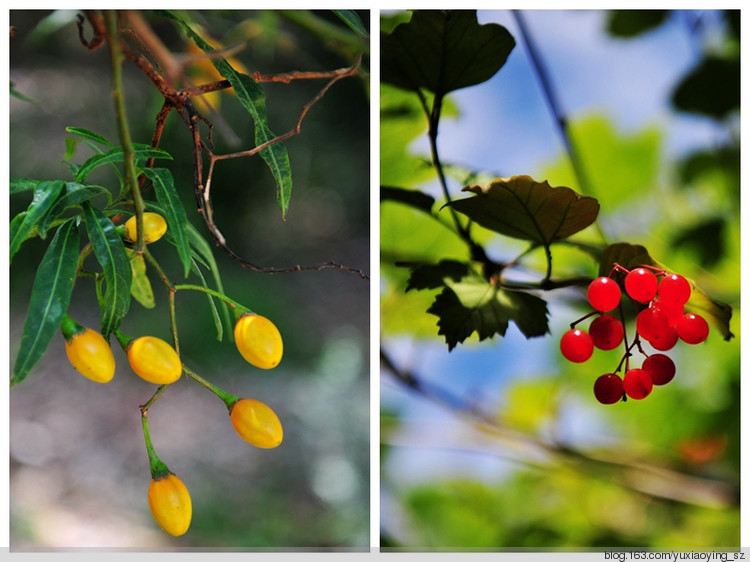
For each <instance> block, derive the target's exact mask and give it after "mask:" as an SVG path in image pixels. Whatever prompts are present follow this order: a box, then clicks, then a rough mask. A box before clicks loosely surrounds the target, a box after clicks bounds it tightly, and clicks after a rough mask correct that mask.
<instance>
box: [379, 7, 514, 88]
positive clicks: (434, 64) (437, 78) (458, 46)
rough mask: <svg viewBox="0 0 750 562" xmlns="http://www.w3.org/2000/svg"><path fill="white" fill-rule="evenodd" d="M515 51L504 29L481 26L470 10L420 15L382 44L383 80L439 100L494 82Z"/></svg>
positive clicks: (493, 25) (420, 12)
mask: <svg viewBox="0 0 750 562" xmlns="http://www.w3.org/2000/svg"><path fill="white" fill-rule="evenodd" d="M514 46H515V40H514V39H513V36H512V35H511V34H510V33H509V32H508V30H507V29H505V28H504V27H503V26H501V25H499V24H496V23H489V24H484V25H479V23H478V22H477V15H476V11H474V10H471V11H470V10H426V11H421V10H418V11H415V12H414V14H413V15H412V18H411V20H410V21H409V22H408V23H402V24H400V25H398V26H396V28H395V29H394V30H393V31H392V32H391V33H390V34H388V35H385V36H384V37H382V38H381V54H380V57H381V69H382V70H381V79H382V80H383V81H384V82H387V83H390V84H393V85H395V86H398V87H400V88H404V89H407V90H415V91H418V90H420V89H422V88H426V89H427V90H430V91H431V92H433V93H434V94H435V95H436V96H441V97H442V96H444V95H445V94H447V93H448V92H451V91H453V90H457V89H459V88H465V87H467V86H473V85H475V84H480V83H482V82H485V81H486V80H489V79H490V78H492V76H494V75H495V73H496V72H497V71H498V70H500V68H502V66H503V65H504V64H505V61H506V60H507V59H508V56H509V55H510V52H511V51H512V50H513V47H514Z"/></svg>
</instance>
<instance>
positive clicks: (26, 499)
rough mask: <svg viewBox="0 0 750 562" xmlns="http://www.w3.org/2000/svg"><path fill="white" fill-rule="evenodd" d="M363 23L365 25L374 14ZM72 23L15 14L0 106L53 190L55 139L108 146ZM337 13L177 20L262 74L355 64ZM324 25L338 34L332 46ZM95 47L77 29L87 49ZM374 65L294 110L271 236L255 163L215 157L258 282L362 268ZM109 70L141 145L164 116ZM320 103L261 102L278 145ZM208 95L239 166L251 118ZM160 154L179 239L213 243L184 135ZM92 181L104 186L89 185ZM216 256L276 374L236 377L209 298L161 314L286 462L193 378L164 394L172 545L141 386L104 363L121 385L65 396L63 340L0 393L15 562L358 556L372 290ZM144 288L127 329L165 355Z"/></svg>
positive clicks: (239, 246)
mask: <svg viewBox="0 0 750 562" xmlns="http://www.w3.org/2000/svg"><path fill="white" fill-rule="evenodd" d="M357 14H358V15H359V16H360V18H361V19H362V22H363V23H364V25H365V26H366V27H368V28H369V12H368V11H366V10H365V11H358V12H357ZM76 15H77V12H75V11H66V10H61V11H52V12H50V11H19V10H13V11H11V12H10V23H11V25H12V26H13V29H14V34H13V37H12V38H11V41H10V47H11V48H10V78H11V81H12V83H13V89H14V91H15V92H18V93H20V94H21V95H22V97H14V98H13V99H12V100H11V104H10V138H11V139H12V142H11V143H10V161H9V165H10V172H11V175H12V176H21V177H23V176H28V177H36V178H50V179H52V178H59V177H63V176H65V175H66V174H68V169H67V167H66V165H65V164H64V163H62V160H63V157H64V155H65V151H66V141H65V138H66V136H67V135H66V133H65V127H67V126H76V127H83V128H87V129H90V130H94V131H96V132H98V133H100V134H101V135H103V136H106V137H108V138H113V139H114V138H117V131H116V123H115V117H114V112H113V109H112V97H111V77H110V73H111V72H110V64H109V57H108V53H107V49H106V47H105V48H100V49H97V50H94V51H88V50H87V49H86V48H85V47H84V46H83V45H82V44H81V43H80V41H79V38H78V30H77V29H76V23H75V20H76ZM143 15H144V17H145V18H146V19H147V21H148V23H149V24H150V25H151V26H153V30H154V31H155V33H156V34H157V35H158V36H159V37H160V38H161V39H162V41H164V43H165V45H166V46H167V48H169V49H170V50H172V52H174V53H176V54H187V53H186V50H187V42H186V41H185V38H184V37H183V36H182V35H181V34H180V33H179V32H178V30H177V29H176V28H175V26H174V25H172V24H171V23H170V22H169V21H168V20H167V19H165V18H162V17H158V16H157V15H155V14H153V13H150V12H143ZM341 15H342V16H343V18H344V19H342V17H340V16H339V15H337V14H336V13H334V12H326V11H319V12H318V11H316V12H313V11H306V10H300V11H294V12H281V11H274V10H264V11H237V10H207V11H182V12H180V16H181V17H184V18H186V19H188V20H190V21H191V22H193V24H194V25H199V26H200V28H201V29H204V30H206V32H207V33H208V34H210V35H211V36H212V37H215V38H216V39H217V41H220V42H221V43H223V44H225V45H232V46H236V45H242V46H244V48H241V49H238V50H237V51H233V56H234V57H235V58H236V60H237V61H239V64H241V65H242V66H243V67H245V68H247V70H248V71H249V72H256V71H257V72H261V73H263V74H273V73H280V72H288V71H293V70H301V71H328V70H334V69H337V68H342V67H346V66H349V65H350V64H351V63H352V60H351V54H352V52H353V51H354V50H355V49H357V48H359V49H362V48H363V47H364V46H365V43H366V42H364V41H363V39H362V35H361V33H360V32H358V31H356V30H354V29H352V28H351V27H350V25H349V22H351V21H354V20H352V19H351V18H350V16H348V15H347V13H346V12H344V13H342V14H341ZM331 29H336V30H337V34H336V35H335V36H331V35H330V34H327V33H326V31H325V30H331ZM89 33H90V30H89V29H87V28H84V35H86V36H88V34H89ZM321 33H322V35H321ZM365 50H366V49H365ZM367 64H368V61H367V60H365V61H364V66H363V68H364V70H365V74H364V75H363V76H362V77H358V78H351V79H346V80H341V81H339V82H338V83H336V84H335V86H334V87H332V88H331V89H330V90H328V91H327V92H326V94H325V96H324V97H323V98H322V100H321V101H319V102H318V103H317V104H316V105H315V106H314V107H313V108H312V109H311V110H310V111H309V113H308V115H307V117H306V119H305V121H304V122H303V125H302V131H301V134H300V135H297V136H296V137H293V138H291V139H289V140H288V141H287V142H286V143H285V144H286V145H287V147H288V150H289V154H290V160H291V166H292V174H293V177H294V181H295V184H296V185H295V192H294V196H293V197H292V199H291V204H290V207H289V214H288V216H287V220H286V221H283V220H282V219H281V217H280V213H279V211H278V206H277V204H276V198H275V185H274V181H273V178H272V177H271V174H270V173H269V171H268V168H267V167H266V166H265V164H264V163H263V162H262V161H261V160H260V159H259V158H250V159H248V158H241V159H233V160H228V161H226V162H225V163H223V164H222V166H220V169H217V172H216V174H215V176H214V181H213V197H212V200H213V203H214V205H213V210H214V216H215V219H216V221H217V224H218V226H219V227H220V228H221V231H222V233H223V234H224V235H225V236H226V238H227V240H228V242H229V244H230V246H232V247H233V249H234V250H235V251H237V253H238V254H240V255H241V256H243V257H246V258H248V259H250V260H252V261H255V262H257V263H260V264H262V265H267V266H273V267H279V266H288V265H294V264H301V265H305V264H311V263H320V262H324V261H329V260H333V261H336V262H338V263H344V264H347V265H350V266H352V267H356V268H360V269H363V270H367V269H368V268H369V159H370V156H369V153H370V150H369V148H370V136H369V85H368V84H367V75H366V71H367ZM123 71H124V77H125V81H126V85H125V94H126V104H127V109H128V118H129V125H130V128H131V135H132V137H133V139H134V141H135V142H143V143H149V142H150V140H151V136H152V134H153V130H154V125H155V117H156V114H157V112H158V111H159V108H160V106H161V103H162V102H163V100H162V98H161V97H160V95H159V93H158V92H157V91H156V89H155V88H154V87H153V85H152V84H151V82H150V81H149V80H148V79H147V78H146V77H145V76H143V75H142V74H141V73H140V72H139V71H138V70H137V69H136V68H135V67H134V66H132V65H130V64H126V65H125V66H124V68H123ZM322 85H323V83H322V82H321V81H319V80H299V81H293V82H292V83H291V84H278V83H273V84H264V85H263V89H264V90H265V92H266V103H267V111H268V119H269V123H270V126H271V127H272V128H273V130H274V131H275V132H277V133H282V132H285V131H287V130H289V129H291V128H292V127H293V126H294V124H295V122H296V120H297V118H298V115H299V113H300V111H301V109H302V107H303V106H304V105H305V104H306V103H307V102H309V101H310V99H311V98H312V97H313V96H315V95H316V94H317V93H318V91H319V90H320V88H321V87H322ZM220 99H221V103H220V105H219V107H217V108H216V109H219V110H220V111H219V112H217V113H216V114H214V115H212V116H211V120H212V122H213V123H214V131H213V141H214V143H215V148H216V152H217V153H228V152H234V151H237V150H241V149H243V148H251V147H252V142H253V140H252V139H253V135H252V132H253V129H252V122H251V121H250V119H249V117H248V115H247V112H246V111H245V110H244V109H243V108H242V107H240V105H239V103H238V101H237V100H236V98H235V97H234V96H232V95H231V94H228V93H226V92H221V97H220ZM29 100H34V101H33V102H32V101H29ZM342 116H345V117H342ZM161 146H162V147H163V148H165V149H166V150H168V151H169V152H170V154H172V155H173V156H174V160H173V161H172V162H171V163H170V164H169V168H170V169H171V171H172V173H173V176H174V180H175V185H176V186H177V190H178V192H179V194H180V198H181V199H182V203H183V205H184V207H185V209H186V210H187V212H188V221H189V222H190V223H191V224H192V225H193V226H194V227H195V228H196V229H197V230H198V231H199V232H201V233H202V234H203V235H204V236H206V237H208V233H207V232H206V231H205V226H204V224H203V221H202V219H201V217H200V216H199V215H198V214H197V213H196V212H195V208H196V202H195V195H194V193H193V172H192V163H191V160H192V154H191V150H192V148H191V139H190V135H189V133H188V131H187V129H186V128H185V126H184V124H183V123H181V122H179V119H176V116H170V118H169V119H168V121H167V125H166V130H165V134H164V136H163V138H162V142H161ZM89 181H91V182H93V183H97V182H102V183H103V182H105V181H108V180H107V179H106V177H105V176H103V175H97V174H96V172H94V173H93V174H92V176H91V177H90V178H89ZM27 205H28V199H27V198H24V197H23V195H18V196H14V197H11V198H10V212H11V214H12V215H15V214H16V213H18V212H19V211H20V210H22V209H24V208H25V207H26V206H27ZM45 245H46V243H45V241H40V240H39V239H38V238H35V239H30V240H28V241H26V242H25V243H24V245H23V247H22V251H21V252H19V253H18V254H17V255H16V256H15V258H14V260H13V267H12V270H11V276H10V284H9V292H10V303H11V305H10V350H11V356H13V355H15V352H16V351H17V349H18V342H19V337H20V327H21V326H22V324H23V316H24V313H25V311H26V308H27V306H28V302H29V290H30V280H31V279H33V277H34V274H35V268H36V265H37V264H38V263H39V259H40V257H41V255H42V254H43V252H44V248H45ZM149 249H150V251H151V252H152V253H153V254H154V255H155V257H156V258H157V259H158V261H159V263H160V264H161V265H162V266H163V268H164V269H165V271H168V272H180V271H181V264H180V263H179V260H178V259H176V256H174V255H173V254H174V252H173V249H172V248H170V247H169V246H168V245H162V246H160V245H159V244H158V243H157V244H155V245H153V247H151V248H149ZM214 257H215V259H216V261H217V263H218V267H219V269H220V270H221V272H222V278H223V281H224V289H225V293H226V294H227V295H228V296H230V297H234V298H236V299H237V300H239V301H243V302H245V303H247V304H248V305H249V306H251V307H254V308H257V309H258V311H259V312H260V311H261V310H262V314H264V315H267V316H269V317H273V318H274V320H276V324H277V326H278V327H279V329H280V331H281V332H282V334H284V340H285V341H284V343H285V349H284V360H283V361H282V364H281V365H280V366H279V367H278V368H277V369H275V370H274V372H273V373H259V372H258V370H253V369H252V367H248V365H247V363H245V362H244V361H243V360H242V358H241V357H239V354H238V353H237V350H236V348H234V346H233V345H232V344H231V340H228V339H227V338H226V334H225V338H224V340H223V341H218V340H217V339H216V331H215V329H214V322H213V319H212V316H211V310H210V308H209V307H208V306H207V304H206V303H207V301H206V297H205V295H200V294H197V293H195V294H186V293H188V291H181V292H180V294H179V295H178V297H177V302H176V309H177V310H176V318H177V324H178V328H179V332H180V343H181V348H182V356H183V359H184V361H185V363H186V364H189V365H191V366H192V367H193V368H194V370H196V371H197V372H199V373H201V374H203V375H205V376H206V378H207V379H210V380H212V381H213V382H216V383H217V384H219V385H221V386H223V387H224V388H226V389H227V390H230V391H232V392H234V393H236V394H243V395H252V396H258V397H261V396H262V397H263V398H264V399H265V400H266V401H267V402H268V403H269V404H273V406H274V409H275V410H276V411H277V413H278V414H279V417H280V418H281V419H282V420H284V426H285V441H284V444H283V445H282V447H280V448H279V449H278V450H274V451H273V452H272V453H270V454H268V455H258V454H256V452H255V451H252V450H250V448H249V447H246V446H245V445H244V444H242V442H241V440H239V438H238V437H237V436H236V435H235V434H234V432H233V430H232V428H231V424H230V423H229V417H228V416H227V410H226V408H225V407H224V406H223V405H222V404H221V402H219V401H218V400H216V399H215V397H213V396H211V395H210V393H209V392H208V391H206V390H205V389H203V388H201V387H200V386H198V385H195V384H193V383H192V381H180V382H179V383H177V384H179V387H177V388H174V389H170V392H169V393H165V396H164V397H163V399H162V400H160V402H159V408H154V409H153V410H152V411H151V412H150V415H149V419H150V421H151V424H152V434H153V436H154V441H155V445H156V447H157V448H158V449H159V450H160V455H162V456H163V460H164V461H165V462H167V464H168V465H169V466H170V468H171V469H173V470H174V471H175V472H179V473H180V476H181V478H182V479H183V480H184V481H185V483H186V485H187V486H188V487H189V489H190V491H191V496H192V497H193V506H194V520H193V523H192V526H191V529H190V530H189V531H188V533H187V534H186V535H185V536H183V537H182V538H181V539H172V538H170V537H168V536H164V534H163V533H161V531H159V530H158V529H155V523H154V522H153V521H152V518H151V515H150V513H149V511H148V506H147V504H146V489H147V485H148V480H149V476H148V459H147V457H146V453H145V448H144V446H143V436H142V433H141V431H140V415H139V411H138V406H139V405H140V404H143V403H144V402H145V401H146V400H147V399H148V398H149V397H150V396H151V394H152V393H153V387H151V386H150V385H148V384H146V383H145V382H143V381H141V380H139V379H137V377H136V376H135V375H134V374H133V373H131V372H129V367H128V365H127V358H126V357H125V356H124V354H123V353H121V350H117V349H116V350H114V351H115V356H116V360H117V363H118V368H117V373H116V375H115V379H114V380H113V381H112V383H110V384H109V385H106V387H101V388H92V387H91V386H90V385H87V384H86V381H85V380H78V379H83V377H80V375H78V374H77V373H75V371H73V369H72V367H70V365H69V363H68V362H67V359H66V358H65V353H64V347H63V344H62V337H61V336H60V337H59V338H58V337H56V338H55V339H53V342H52V345H51V346H50V348H49V350H48V354H47V355H46V356H45V357H44V358H43V359H42V360H41V361H40V362H39V364H38V365H37V368H36V369H37V371H38V372H36V373H35V376H34V377H29V379H28V380H27V381H25V382H24V385H21V386H20V387H18V388H15V389H14V390H13V392H12V396H11V401H10V446H11V465H10V531H11V537H10V540H11V547H12V548H14V549H27V550H34V549H38V548H50V547H51V548H57V547H69V548H80V547H86V546H99V547H135V548H151V547H153V548H171V547H177V548H190V547H195V548H200V547H225V546H232V547H236V548H253V547H262V548H289V547H319V548H334V547H335V548H349V549H352V548H354V549H361V548H366V547H367V546H368V544H369V489H368V484H369V413H368V412H369V411H368V407H367V405H368V404H369V377H368V368H367V365H368V359H367V357H368V353H369V352H368V349H369V343H368V342H369V289H370V287H369V283H368V282H367V281H363V280H362V279H360V278H359V277H357V276H354V275H351V274H346V273H344V272H341V271H331V270H325V271H319V272H305V273H294V274H287V275H264V274H262V273H254V272H251V271H249V270H246V269H243V268H242V267H240V266H239V265H238V264H237V263H236V262H234V261H233V260H232V259H230V258H229V256H227V255H226V254H225V253H223V252H221V251H219V250H218V249H214ZM149 277H150V280H151V284H152V285H153V287H154V293H155V294H154V300H155V306H154V307H153V308H149V309H147V308H143V307H141V305H140V304H138V303H136V302H133V304H132V308H133V310H131V313H130V314H129V316H128V318H127V320H126V321H125V324H126V325H124V329H125V330H127V331H128V332H129V333H131V334H139V333H149V334H152V335H156V336H159V337H163V338H165V339H168V340H169V338H170V335H169V322H168V320H167V314H168V301H167V295H166V293H165V292H164V289H163V284H162V283H161V281H160V280H159V278H158V276H156V275H154V273H153V271H151V272H150V273H149ZM78 283H79V284H80V287H81V290H80V291H78V290H77V291H75V293H74V295H73V298H72V301H71V311H72V314H74V315H75V316H76V318H77V319H79V320H80V321H81V322H85V323H87V324H89V325H97V324H98V313H97V311H96V301H95V300H92V299H91V298H89V295H90V292H91V290H92V289H93V282H91V281H89V280H87V279H79V281H78ZM311 326H314V327H315V329H310V327H311ZM112 385H114V386H112ZM172 390H174V392H171V391H172ZM171 394H173V395H174V396H168V395H171ZM40 404H44V406H43V407H40V406H39V405H40ZM55 404H59V405H60V407H57V406H55ZM332 404H333V405H335V407H332ZM62 405H65V407H64V408H63V407H62ZM321 412H325V415H321ZM29 432H31V433H29ZM29 435H32V436H35V438H33V439H32V438H29ZM301 459H302V460H301ZM40 493H41V495H40Z"/></svg>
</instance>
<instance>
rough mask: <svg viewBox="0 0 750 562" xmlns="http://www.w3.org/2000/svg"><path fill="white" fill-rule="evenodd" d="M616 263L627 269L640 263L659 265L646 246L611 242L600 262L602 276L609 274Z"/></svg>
mask: <svg viewBox="0 0 750 562" xmlns="http://www.w3.org/2000/svg"><path fill="white" fill-rule="evenodd" d="M615 264H618V265H621V266H622V267H624V268H625V269H632V268H634V267H637V266H639V265H657V264H656V262H655V261H654V260H653V258H652V257H651V256H650V255H649V254H648V250H646V248H645V247H643V246H641V245H640V244H628V243H627V242H618V243H616V244H610V245H609V246H607V247H606V248H604V251H603V252H602V258H601V261H600V262H599V275H600V276H602V277H607V276H609V274H610V273H612V268H613V267H614V266H615Z"/></svg>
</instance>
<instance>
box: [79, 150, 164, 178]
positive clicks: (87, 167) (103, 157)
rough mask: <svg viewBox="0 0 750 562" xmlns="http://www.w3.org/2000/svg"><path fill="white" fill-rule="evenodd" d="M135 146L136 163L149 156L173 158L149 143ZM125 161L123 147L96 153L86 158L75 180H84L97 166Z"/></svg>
mask: <svg viewBox="0 0 750 562" xmlns="http://www.w3.org/2000/svg"><path fill="white" fill-rule="evenodd" d="M133 148H134V160H135V162H136V165H137V164H138V163H139V162H141V161H145V160H148V159H149V158H162V159H168V160H171V159H172V156H171V155H170V154H169V153H168V152H165V151H163V150H161V149H158V148H152V147H150V146H149V145H147V144H138V143H135V144H134V145H133ZM122 161H123V152H122V147H119V146H117V147H115V148H113V149H111V150H109V151H107V152H105V153H103V154H94V155H93V156H91V157H90V158H89V159H88V160H86V161H85V162H84V163H83V164H82V165H81V166H80V168H79V169H78V173H77V174H76V177H75V180H76V181H78V182H84V181H85V180H86V177H87V176H88V175H89V174H90V173H91V172H92V171H93V170H95V169H96V168H98V167H100V166H104V165H106V164H117V163H120V162H122Z"/></svg>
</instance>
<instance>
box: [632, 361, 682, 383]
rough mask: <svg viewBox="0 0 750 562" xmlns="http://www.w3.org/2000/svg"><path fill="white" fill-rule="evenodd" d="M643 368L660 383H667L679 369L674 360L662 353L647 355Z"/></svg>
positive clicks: (654, 381) (654, 380) (652, 378)
mask: <svg viewBox="0 0 750 562" xmlns="http://www.w3.org/2000/svg"><path fill="white" fill-rule="evenodd" d="M641 368H642V369H643V370H644V371H646V372H647V373H648V374H649V376H650V377H651V380H652V381H653V383H654V384H658V385H662V384H667V383H668V382H669V381H671V380H672V379H673V378H674V374H675V372H676V371H677V369H676V367H675V366H674V361H672V359H670V358H669V357H667V356H666V355H664V354H662V353H654V354H653V355H649V356H648V357H646V360H645V361H644V362H643V365H642V366H641Z"/></svg>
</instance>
